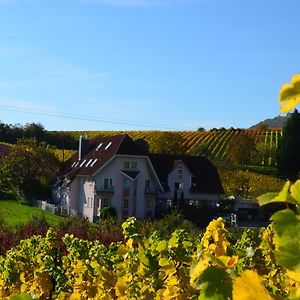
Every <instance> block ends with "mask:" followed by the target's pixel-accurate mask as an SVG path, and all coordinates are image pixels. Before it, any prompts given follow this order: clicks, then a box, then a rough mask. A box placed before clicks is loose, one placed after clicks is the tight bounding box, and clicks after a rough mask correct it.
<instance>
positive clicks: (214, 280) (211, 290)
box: [195, 267, 232, 300]
mask: <svg viewBox="0 0 300 300" xmlns="http://www.w3.org/2000/svg"><path fill="white" fill-rule="evenodd" d="M195 288H196V289H198V290H200V296H199V298H198V299H199V300H204V299H212V300H223V299H228V298H230V299H231V297H232V280H231V278H230V277H229V275H228V273H227V272H226V271H225V270H224V269H219V268H214V267H208V268H206V269H205V270H204V271H203V272H202V274H201V275H200V276H199V277H198V279H197V281H196V283H195Z"/></svg>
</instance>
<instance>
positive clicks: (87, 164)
mask: <svg viewBox="0 0 300 300" xmlns="http://www.w3.org/2000/svg"><path fill="white" fill-rule="evenodd" d="M92 161H93V159H92V158H91V159H90V160H89V161H88V162H87V163H86V165H85V166H86V167H88V166H89V164H90V163H91V162H92Z"/></svg>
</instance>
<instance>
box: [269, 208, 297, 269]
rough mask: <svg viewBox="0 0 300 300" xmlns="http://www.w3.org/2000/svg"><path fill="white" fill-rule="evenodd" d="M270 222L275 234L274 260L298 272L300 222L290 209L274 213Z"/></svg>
mask: <svg viewBox="0 0 300 300" xmlns="http://www.w3.org/2000/svg"><path fill="white" fill-rule="evenodd" d="M271 220H272V221H273V228H274V232H275V236H274V242H275V245H276V248H277V251H276V259H277V262H278V263H279V265H281V266H283V267H286V268H287V269H289V270H292V271H298V272H299V271H300V220H299V219H298V218H297V215H296V214H295V213H294V212H293V211H292V210H290V209H285V210H281V211H279V212H277V213H275V214H274V215H273V216H272V218H271Z"/></svg>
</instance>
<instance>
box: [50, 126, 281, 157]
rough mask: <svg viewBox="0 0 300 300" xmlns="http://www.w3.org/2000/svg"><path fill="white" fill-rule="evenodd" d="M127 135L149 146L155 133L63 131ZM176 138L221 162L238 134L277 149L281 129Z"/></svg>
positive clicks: (185, 134) (218, 131) (74, 134)
mask: <svg viewBox="0 0 300 300" xmlns="http://www.w3.org/2000/svg"><path fill="white" fill-rule="evenodd" d="M125 133H127V134H128V135H129V136H130V137H131V138H132V139H134V140H137V139H144V140H145V141H146V142H147V143H148V144H149V145H150V146H151V141H152V139H153V137H154V136H155V134H156V133H157V131H126V132H125V131H65V132H64V134H65V135H71V136H72V137H73V138H74V139H76V140H78V139H79V137H80V135H87V136H88V137H89V138H93V137H97V136H112V135H119V134H125ZM175 133H176V134H178V136H181V137H182V138H183V140H184V145H185V146H186V148H187V151H186V153H187V154H191V153H192V151H193V148H194V147H195V146H196V145H198V144H201V143H203V144H206V145H207V146H208V150H209V153H210V156H211V158H212V159H217V160H222V159H224V158H225V152H226V149H227V146H228V144H229V142H230V140H231V139H232V138H233V137H234V136H236V135H239V134H244V135H247V136H249V137H252V138H253V140H254V142H255V143H256V144H265V145H273V146H274V147H276V148H277V146H278V141H279V139H280V137H281V136H282V130H281V129H268V130H264V129H234V128H229V129H225V128H220V129H212V130H209V131H177V132H175ZM52 134H54V135H55V134H61V132H52Z"/></svg>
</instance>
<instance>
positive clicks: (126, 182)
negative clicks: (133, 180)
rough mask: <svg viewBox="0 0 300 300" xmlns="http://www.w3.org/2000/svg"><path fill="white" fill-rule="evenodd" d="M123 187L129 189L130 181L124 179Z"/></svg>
mask: <svg viewBox="0 0 300 300" xmlns="http://www.w3.org/2000/svg"><path fill="white" fill-rule="evenodd" d="M123 186H124V188H129V187H130V180H129V179H128V178H125V179H124V181H123Z"/></svg>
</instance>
